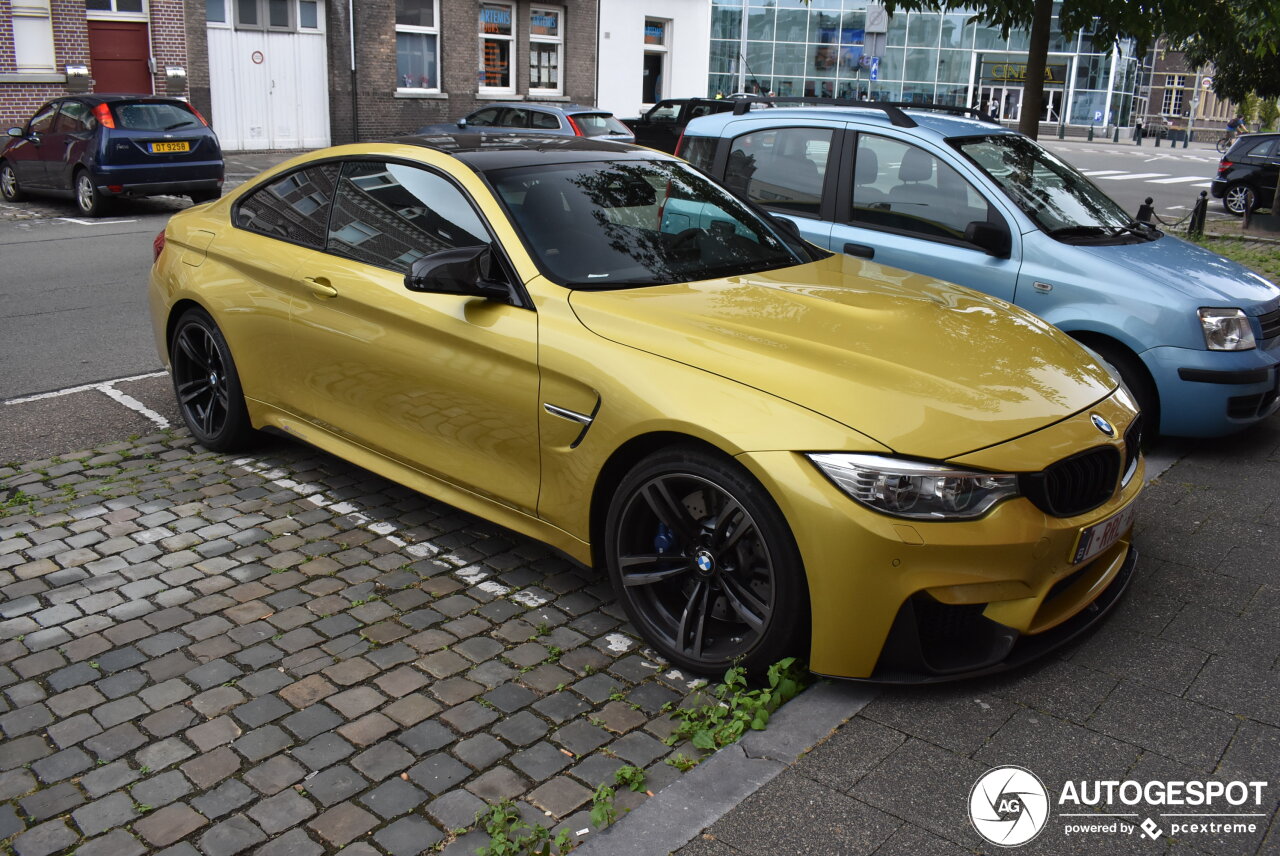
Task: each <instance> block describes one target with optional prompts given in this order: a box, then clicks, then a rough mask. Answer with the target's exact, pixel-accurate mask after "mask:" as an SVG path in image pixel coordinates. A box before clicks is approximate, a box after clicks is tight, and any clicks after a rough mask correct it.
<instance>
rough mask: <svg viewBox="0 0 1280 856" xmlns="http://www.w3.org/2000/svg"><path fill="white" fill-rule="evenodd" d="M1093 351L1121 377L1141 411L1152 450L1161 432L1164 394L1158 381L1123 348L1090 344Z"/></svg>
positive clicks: (1146, 443)
mask: <svg viewBox="0 0 1280 856" xmlns="http://www.w3.org/2000/svg"><path fill="white" fill-rule="evenodd" d="M1088 344H1089V347H1091V348H1093V350H1094V351H1095V352H1097V354H1098V356H1100V357H1102V359H1103V361H1104V362H1105V363H1106V364H1107V365H1109V366H1110V367H1111V369H1112V370H1113V371H1114V372H1115V373H1116V374H1117V375H1119V376H1120V382H1121V383H1122V384H1124V387H1125V389H1127V390H1128V391H1129V395H1130V396H1131V397H1132V398H1133V400H1134V401H1135V403H1137V405H1138V409H1139V410H1140V411H1141V412H1140V414H1139V416H1138V418H1139V419H1141V420H1142V428H1141V430H1142V444H1143V446H1144V447H1149V446H1150V445H1151V443H1152V441H1154V440H1155V438H1156V435H1157V434H1159V432H1160V394H1159V393H1158V392H1157V391H1156V384H1155V381H1153V380H1152V379H1151V375H1150V373H1149V372H1148V371H1147V368H1146V366H1144V365H1143V364H1142V361H1141V360H1140V359H1138V358H1137V357H1136V356H1134V355H1133V354H1132V353H1131V352H1130V351H1128V350H1126V349H1125V348H1124V347H1122V346H1120V345H1112V344H1110V343H1108V342H1089V343H1088Z"/></svg>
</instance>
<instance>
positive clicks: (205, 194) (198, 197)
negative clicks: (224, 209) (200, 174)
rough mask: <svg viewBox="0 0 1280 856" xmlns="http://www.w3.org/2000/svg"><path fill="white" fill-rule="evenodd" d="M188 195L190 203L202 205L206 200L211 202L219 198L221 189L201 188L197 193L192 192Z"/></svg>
mask: <svg viewBox="0 0 1280 856" xmlns="http://www.w3.org/2000/svg"><path fill="white" fill-rule="evenodd" d="M189 195H190V196H191V202H192V204H195V205H203V204H204V203H206V202H212V201H213V200H215V199H220V198H221V197H222V191H221V190H202V191H200V192H199V193H192V194H189Z"/></svg>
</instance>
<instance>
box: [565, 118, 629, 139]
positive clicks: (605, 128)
mask: <svg viewBox="0 0 1280 856" xmlns="http://www.w3.org/2000/svg"><path fill="white" fill-rule="evenodd" d="M573 121H574V122H576V123H577V124H578V127H579V128H581V129H582V135H583V136H584V137H602V136H604V135H605V134H630V133H631V129H630V128H628V127H627V126H626V125H624V124H622V123H621V122H619V121H618V120H617V119H615V118H613V116H610V115H609V114H608V113H578V114H576V115H575V116H574V117H573Z"/></svg>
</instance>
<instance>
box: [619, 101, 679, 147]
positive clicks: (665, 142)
mask: <svg viewBox="0 0 1280 856" xmlns="http://www.w3.org/2000/svg"><path fill="white" fill-rule="evenodd" d="M684 104H685V102H684V101H676V100H673V99H670V98H668V99H666V100H665V101H659V102H658V103H657V104H655V105H653V106H652V107H651V108H649V112H648V113H645V114H644V116H642V117H641V118H640V121H638V122H636V123H635V124H634V125H632V126H631V130H632V132H633V133H634V134H635V135H636V142H637V143H638V144H639V145H642V146H649V147H650V148H655V149H661V150H662V151H664V152H672V151H675V148H676V140H677V138H678V137H679V136H680V135H679V131H678V128H679V127H681V126H680V125H679V119H680V110H681V108H682V107H683V105H684Z"/></svg>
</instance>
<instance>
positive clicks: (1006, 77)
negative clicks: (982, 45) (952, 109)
mask: <svg viewBox="0 0 1280 856" xmlns="http://www.w3.org/2000/svg"><path fill="white" fill-rule="evenodd" d="M982 79H983V80H985V81H994V82H996V83H1025V82H1026V80H1027V64H1026V63H1025V62H984V63H983V64H982ZM1066 80H1067V66H1066V64H1065V63H1063V64H1058V65H1046V66H1045V67H1044V82H1045V83H1065V82H1066Z"/></svg>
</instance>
